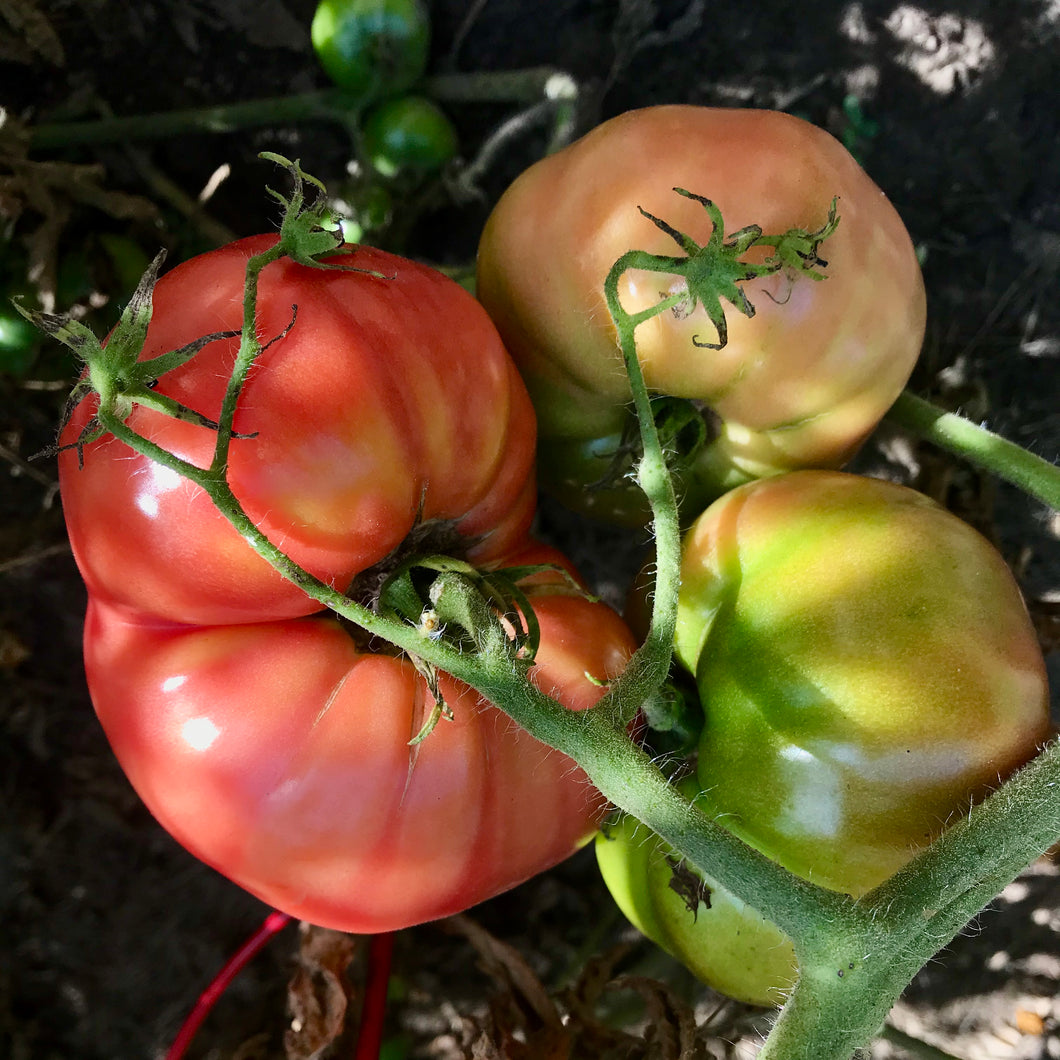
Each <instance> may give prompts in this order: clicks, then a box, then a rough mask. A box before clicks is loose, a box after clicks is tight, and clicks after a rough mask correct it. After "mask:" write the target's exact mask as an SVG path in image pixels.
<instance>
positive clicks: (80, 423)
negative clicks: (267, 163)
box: [60, 236, 636, 932]
mask: <svg viewBox="0 0 1060 1060" xmlns="http://www.w3.org/2000/svg"><path fill="white" fill-rule="evenodd" d="M275 239H276V237H275V236H261V237H252V238H250V239H246V240H241V241H239V242H237V243H235V244H232V245H230V246H228V247H223V248H221V249H219V250H217V251H213V252H211V253H209V254H206V255H203V256H202V257H200V258H196V259H192V260H191V261H189V262H186V263H185V264H184V265H181V266H178V267H177V268H175V269H174V270H172V272H170V273H169V274H167V275H166V276H165V277H163V279H162V280H160V281H159V283H158V286H157V288H156V291H155V298H154V315H153V317H152V321H151V325H150V328H149V330H148V336H147V343H146V347H145V350H144V353H143V357H145V358H146V357H150V356H153V355H157V354H159V353H161V352H163V351H166V350H169V349H173V348H178V347H181V346H183V345H185V344H187V343H189V342H191V341H193V340H194V339H196V338H198V337H200V336H202V335H205V334H212V333H215V332H218V331H227V330H231V329H237V328H238V327H239V325H240V323H241V316H242V301H243V282H244V269H245V266H246V262H247V260H248V258H249V257H250V256H251V255H253V254H256V253H259V252H261V251H262V250H264V249H266V248H268V247H270V246H272V245H273V244H274V242H275ZM329 260H330V259H329ZM335 260H337V261H341V262H342V263H343V264H345V265H347V266H351V265H352V266H354V268H355V269H356V270H360V271H349V270H345V271H339V270H319V269H310V268H308V267H303V266H298V265H295V264H293V263H292V262H291V261H290V260H289V259H284V260H282V261H280V262H276V263H274V264H270V265H268V266H266V268H265V269H264V271H263V272H262V274H261V278H260V283H259V288H258V302H257V310H258V312H257V322H258V327H259V336H260V338H261V340H262V343H263V344H265V346H266V348H265V349H264V350H263V352H262V354H261V356H260V358H259V360H258V361H257V362H256V363H255V365H254V367H253V369H252V371H251V372H250V375H249V378H248V381H247V384H246V386H245V388H244V390H243V392H242V394H241V396H240V401H239V405H238V409H237V413H236V418H235V430H236V431H237V432H239V433H240V435H242V437H235V438H233V440H232V443H231V453H230V461H229V467H228V472H229V481H230V483H231V485H232V488H233V491H234V492H235V493H236V495H237V496H238V498H239V500H240V502H241V504H242V505H243V506H244V507H245V509H246V511H247V512H248V513H249V514H250V517H251V518H252V519H253V521H254V522H255V523H256V524H257V525H258V526H260V527H261V528H262V529H263V530H264V531H265V532H266V533H267V534H268V536H269V537H270V538H271V539H272V540H273V541H274V542H276V543H277V544H278V545H280V546H281V547H282V548H283V549H284V551H285V552H287V553H288V554H289V555H291V556H292V557H293V558H294V559H295V561H296V562H299V563H302V564H304V565H305V566H306V567H307V568H308V569H310V570H311V571H312V572H313V573H315V574H316V575H317V576H318V577H320V578H322V579H324V580H326V581H328V582H330V583H331V584H334V585H336V586H339V587H342V588H346V587H347V586H349V584H350V582H351V581H352V580H354V579H355V578H356V576H357V575H358V574H359V573H361V572H364V571H365V569H366V568H368V567H372V568H373V575H372V579H373V580H374V582H375V583H376V584H378V581H379V578H380V573H379V572H380V569H385V565H386V563H387V562H392V561H393V559H394V556H393V553H394V550H395V549H400V548H402V547H406V548H409V549H411V550H412V551H416V552H424V551H427V552H438V551H443V550H444V551H453V550H455V551H457V552H459V553H461V554H464V555H465V556H466V558H467V559H468V560H469V561H470V562H472V563H474V564H476V565H478V566H480V567H484V568H489V569H493V570H496V569H499V568H503V567H506V566H524V565H534V564H550V565H553V566H556V567H558V568H560V569H561V570H564V571H566V574H563V573H560V572H559V571H557V570H548V571H545V572H540V573H538V574H535V575H534V576H533V577H532V578H529V579H527V580H526V583H525V589H524V591H525V592H526V594H527V596H528V597H529V598H530V599H531V600H532V601H533V607H534V611H535V614H536V616H537V620H538V623H539V627H540V644H539V646H538V651H537V654H536V656H535V662H534V665H533V667H532V668H531V670H530V678H531V680H533V681H535V682H536V683H537V684H538V686H539V687H540V688H541V689H542V691H545V692H547V693H548V694H550V695H552V696H554V697H556V698H557V699H558V700H559V702H560V703H562V704H563V705H565V706H566V707H567V708H568V709H571V710H583V709H586V708H587V707H589V706H591V705H592V704H593V703H595V702H596V700H597V699H598V698H599V697H600V696H601V695H602V694H603V692H604V690H605V688H606V684H607V682H608V681H610V680H611V679H613V678H614V677H616V676H617V675H618V674H619V673H620V672H621V671H622V669H623V668H624V666H625V664H626V661H627V660H628V658H629V656H630V655H631V654H632V652H633V651H634V649H635V647H636V645H635V642H634V640H633V637H632V634H631V633H630V632H629V630H628V628H627V627H626V625H625V623H624V622H623V621H622V620H621V619H620V618H619V617H618V615H617V614H615V612H614V611H612V610H611V609H610V608H608V607H607V606H606V605H604V604H601V603H598V602H596V601H594V600H592V599H590V598H588V597H587V596H586V595H584V594H582V593H581V592H580V591H579V590H578V589H576V588H575V587H574V586H575V585H576V583H577V577H576V575H575V574H574V572H573V569H572V568H571V566H570V563H569V561H567V560H566V559H565V557H563V556H562V555H561V554H560V553H558V552H556V551H555V550H553V549H549V548H547V547H545V546H541V545H538V544H536V543H534V542H532V541H530V540H529V539H528V538H527V530H528V527H529V523H530V520H531V518H532V516H533V512H534V502H535V490H534V475H533V450H534V417H533V410H532V407H531V405H530V402H529V399H528V397H527V395H526V392H525V389H524V387H523V384H522V382H521V380H520V378H519V376H518V373H517V372H516V370H515V368H514V366H513V365H512V363H511V361H510V359H509V358H508V355H507V352H506V351H505V350H504V347H503V346H502V345H501V343H500V340H499V338H498V336H497V333H496V330H495V329H494V328H493V325H492V324H491V323H490V321H489V318H488V317H487V316H486V314H485V312H484V311H483V310H482V308H481V307H480V306H479V305H478V303H477V302H475V300H474V299H473V298H471V297H470V295H468V294H467V292H465V291H464V290H463V289H462V288H461V287H460V286H459V285H457V284H455V283H453V282H452V281H450V280H448V279H446V278H445V277H443V276H441V275H440V274H438V273H436V272H434V271H433V270H430V269H428V268H426V267H423V266H420V265H416V264H414V263H412V262H409V261H405V260H403V259H400V258H397V257H394V256H393V255H389V254H385V253H383V252H381V251H376V250H373V249H370V248H362V247H358V248H355V249H354V251H353V253H352V255H349V256H343V257H339V258H337V259H335ZM366 270H367V271H366ZM295 306H297V312H295V310H294V308H293V307H295ZM285 329H288V330H287V331H286V333H284V332H285ZM281 334H282V335H283V337H282V338H279V339H276V337H277V336H279V335H281ZM273 339H275V340H276V341H272V342H271V343H270V340H273ZM237 342H238V340H237V339H219V340H216V341H214V342H212V343H210V344H208V345H207V346H206V347H205V348H204V349H203V350H202V351H201V352H200V353H199V354H197V355H195V356H194V357H193V358H192V359H191V360H190V361H188V362H187V363H186V364H185V365H183V366H182V367H181V368H179V369H176V370H174V371H173V372H171V373H167V374H165V375H164V376H163V377H162V378H161V379H160V380H159V382H158V386H157V388H156V392H157V393H163V394H166V395H168V396H170V397H172V398H174V399H175V400H177V401H180V402H182V403H184V404H185V405H187V406H188V407H190V408H193V409H195V410H197V411H198V412H200V413H202V414H204V415H207V416H210V417H211V418H214V419H216V418H217V415H218V410H219V408H220V403H221V399H222V395H223V392H224V388H225V385H226V382H227V379H228V377H229V375H230V371H231V366H232V363H233V358H234V356H235V353H236V346H237ZM94 407H95V406H94V401H93V400H92V399H85V400H84V401H82V403H81V404H80V405H79V406H78V408H77V409H75V411H74V414H73V416H72V418H71V420H70V422H69V424H68V425H67V426H66V428H65V431H64V433H63V435H62V441H63V443H64V444H72V443H74V442H75V441H76V440H77V438H78V437H79V435H80V432H81V431H82V429H83V428H84V427H85V425H86V424H87V423H88V422H89V420H90V418H91V416H92V413H93V410H94ZM128 422H129V424H130V425H131V426H132V427H133V428H134V429H135V430H137V431H138V432H140V433H142V434H143V435H145V436H147V437H150V438H151V439H153V440H155V441H156V442H158V443H159V444H161V445H163V446H165V447H166V448H168V449H170V450H171V451H173V452H176V453H177V454H178V455H180V456H183V457H185V458H187V459H189V460H191V461H192V462H195V463H197V464H199V465H200V466H207V464H208V462H209V461H210V460H211V458H212V453H213V446H214V432H213V431H212V430H211V429H210V428H208V427H205V426H200V425H198V424H191V423H187V422H183V421H177V420H174V419H172V418H168V417H165V416H163V415H161V414H158V413H155V412H153V411H151V410H149V409H145V408H144V407H142V406H137V407H136V408H135V409H134V411H133V412H132V414H131V416H130V417H129V419H128ZM80 455H82V456H83V464H84V466H83V468H79V466H78V464H79V461H78V456H79V454H78V453H77V452H76V451H75V450H73V449H70V450H66V451H64V452H63V453H62V454H61V456H60V478H61V488H62V495H63V504H64V510H65V514H66V518H67V525H68V530H69V533H70V539H71V543H72V546H73V550H74V554H75V556H76V558H77V561H78V563H79V565H80V567H81V571H82V574H83V576H84V578H85V581H86V583H87V585H88V588H89V608H88V614H87V617H86V624H85V642H84V648H85V668H86V675H87V678H88V683H89V690H90V693H91V696H92V700H93V704H94V706H95V708H96V711H97V714H98V716H99V718H100V721H101V722H102V724H103V726H104V729H105V730H106V732H107V736H108V739H109V740H110V742H111V745H112V747H113V749H114V751H115V754H116V755H117V757H118V759H119V761H120V762H121V764H122V767H123V768H124V770H125V771H126V774H127V775H128V777H129V779H130V781H131V782H132V784H133V785H134V787H135V788H136V789H137V791H138V792H139V793H140V795H141V797H142V798H143V800H144V802H145V803H146V805H147V806H148V808H149V809H150V810H151V812H152V813H153V814H154V815H155V816H156V817H157V819H158V820H159V821H160V822H161V823H162V825H163V826H164V827H165V828H166V829H167V830H169V831H170V832H171V833H172V834H173V835H174V836H175V837H176V838H177V840H178V841H180V842H181V843H182V844H183V845H184V846H186V847H187V848H188V849H189V850H190V851H191V852H192V853H194V854H195V855H196V856H198V857H200V858H201V859H202V860H203V861H205V862H206V863H208V864H210V865H212V866H213V867H215V868H216V869H218V870H219V871H221V872H222V873H224V874H225V875H227V876H229V877H230V878H231V879H232V880H234V881H235V882H237V883H238V884H240V885H241V886H242V887H244V888H245V889H247V890H248V891H250V892H252V893H253V894H255V895H257V896H259V897H260V898H261V899H262V900H263V901H265V902H267V903H269V904H271V905H273V906H274V907H276V908H278V909H281V910H283V911H284V912H287V913H289V914H291V915H293V916H297V917H299V918H302V919H306V920H309V921H311V922H313V923H317V924H323V925H326V926H330V927H335V928H341V929H343V930H347V931H355V932H381V931H391V930H397V929H399V928H402V927H407V926H409V925H411V924H415V923H420V922H422V921H424V920H429V919H433V918H436V917H441V916H446V915H448V914H450V913H453V912H457V911H459V910H462V909H466V908H467V907H469V906H471V905H474V904H476V903H477V902H480V901H482V900H484V899H486V898H488V897H490V896H492V895H494V894H496V893H498V892H500V891H502V890H505V889H507V888H510V887H513V886H515V885H516V884H518V883H520V882H522V881H523V880H525V879H527V878H529V877H530V876H532V875H534V874H536V873H538V872H541V871H543V870H544V869H546V868H549V867H550V866H552V865H553V864H555V863H556V862H558V861H560V860H562V859H563V858H565V857H567V856H569V855H570V854H572V853H573V852H574V851H575V850H577V849H578V848H579V847H580V846H582V845H583V844H584V843H586V842H587V841H588V840H589V838H590V837H591V836H592V834H593V832H594V830H595V828H596V827H597V825H598V823H599V820H600V816H601V813H602V811H603V803H602V799H601V797H600V795H599V793H598V792H597V791H596V790H595V788H593V786H592V785H591V784H590V783H589V781H588V779H587V778H586V777H585V776H584V774H583V773H582V772H581V771H580V770H578V769H577V768H576V767H575V766H574V764H573V763H572V762H571V761H570V760H569V759H567V758H566V757H564V756H563V755H561V754H558V753H556V752H554V751H553V750H551V749H550V748H548V747H546V746H545V745H543V744H540V743H538V742H537V741H535V740H534V739H532V738H531V737H530V736H529V735H528V734H527V733H526V732H525V731H524V730H522V729H520V728H519V727H518V726H516V725H515V724H514V722H512V721H511V720H510V719H509V718H508V716H507V715H505V714H504V713H502V712H501V711H500V710H499V709H497V708H496V707H494V706H492V705H491V704H488V703H486V702H484V701H483V700H482V699H481V698H480V697H479V695H478V694H477V693H475V692H473V691H472V690H470V689H469V688H468V687H466V686H465V685H463V684H461V683H459V682H457V681H455V680H453V679H452V678H450V677H449V676H448V675H444V674H443V675H440V679H439V685H440V689H441V692H442V695H443V696H444V698H445V700H446V703H447V705H448V707H449V708H450V709H451V710H452V712H453V715H454V717H453V720H451V721H450V720H447V719H445V718H442V719H440V720H439V721H438V723H437V725H436V726H435V728H434V730H433V731H432V732H430V734H429V735H427V736H426V737H425V738H424V739H423V740H422V741H421V742H420V743H419V744H418V745H416V746H410V745H409V741H410V740H411V739H412V738H413V737H414V736H416V735H417V734H418V733H419V732H420V730H421V728H422V727H423V725H424V723H425V722H426V721H427V719H428V718H429V717H430V715H431V711H432V708H433V706H434V701H433V698H432V695H431V693H430V691H429V690H428V685H427V683H426V681H425V679H424V677H423V676H421V674H420V673H419V672H418V671H417V670H416V668H415V666H413V664H412V663H411V662H410V661H409V660H408V659H406V658H402V657H399V656H397V655H395V654H372V653H369V652H366V651H365V650H362V648H361V647H360V646H359V644H360V642H359V641H355V639H354V638H353V637H352V635H351V634H350V632H349V630H348V629H347V628H345V627H344V626H343V625H341V624H340V623H339V622H338V621H337V620H336V619H334V618H333V617H331V615H330V613H329V612H327V611H326V610H325V609H324V608H323V607H322V605H321V604H319V603H318V602H317V601H315V600H313V599H311V598H310V597H308V596H307V595H306V594H305V593H304V592H303V591H302V590H301V589H298V588H297V587H295V586H294V585H292V584H291V583H289V582H286V581H285V580H284V579H282V578H281V577H280V576H279V575H278V574H276V573H275V572H274V571H273V570H272V568H271V567H270V566H268V564H266V562H265V561H264V560H262V559H260V557H258V556H257V554H256V553H255V552H254V551H253V549H252V548H251V546H250V544H249V543H248V542H247V541H245V540H243V538H242V537H241V536H240V535H239V534H238V533H236V532H235V531H234V530H233V529H232V527H231V526H230V524H229V523H228V522H227V521H226V520H225V519H224V518H223V517H222V516H221V515H220V514H219V513H218V512H217V511H216V510H215V509H214V507H213V505H212V503H211V502H210V500H209V498H208V496H207V495H206V494H205V492H204V491H202V490H201V489H200V488H199V487H197V486H194V485H193V484H191V483H190V482H188V481H187V480H184V479H181V478H180V477H179V476H178V475H177V474H176V473H175V472H171V471H168V470H166V469H165V468H163V467H161V466H160V465H158V464H156V463H154V462H152V461H151V460H148V459H146V458H143V457H140V456H138V455H136V454H135V453H134V452H133V451H132V450H130V449H129V448H128V447H126V446H124V445H123V444H122V443H120V442H118V441H117V440H116V439H114V438H109V439H101V440H99V441H96V442H93V443H91V444H89V445H85V446H83V452H82V454H80ZM410 533H411V534H412V536H411V538H410ZM432 534H433V535H435V536H432ZM423 535H425V536H423ZM380 564H382V568H380V567H379V565H380ZM572 579H573V582H572ZM366 598H370V595H367V594H366ZM587 675H591V677H590V676H587Z"/></svg>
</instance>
